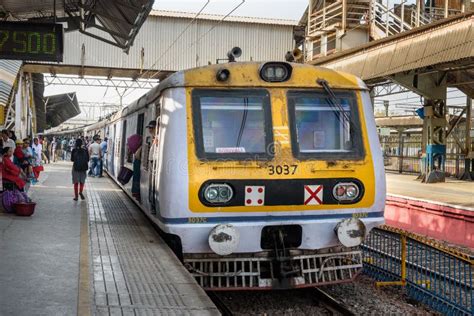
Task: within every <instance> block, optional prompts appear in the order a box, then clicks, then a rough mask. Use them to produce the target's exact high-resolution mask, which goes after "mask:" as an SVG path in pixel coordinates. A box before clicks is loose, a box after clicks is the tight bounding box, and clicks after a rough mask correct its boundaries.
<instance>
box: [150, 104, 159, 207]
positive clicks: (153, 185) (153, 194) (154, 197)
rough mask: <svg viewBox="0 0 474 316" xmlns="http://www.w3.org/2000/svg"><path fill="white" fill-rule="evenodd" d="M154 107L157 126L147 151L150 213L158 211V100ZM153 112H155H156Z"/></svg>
mask: <svg viewBox="0 0 474 316" xmlns="http://www.w3.org/2000/svg"><path fill="white" fill-rule="evenodd" d="M155 109H156V112H157V113H158V115H155V116H154V119H155V120H156V122H157V126H156V128H155V134H154V135H153V136H152V137H151V144H150V153H149V158H148V159H149V163H150V173H149V183H150V188H149V190H148V200H149V202H150V209H151V210H152V214H156V213H159V205H160V204H159V202H158V200H159V193H158V187H157V183H158V176H157V175H158V167H159V165H158V164H159V159H158V146H159V141H158V140H159V130H160V115H159V113H160V102H157V103H156V104H155ZM156 112H155V113H156Z"/></svg>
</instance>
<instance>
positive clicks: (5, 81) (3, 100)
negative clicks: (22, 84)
mask: <svg viewBox="0 0 474 316" xmlns="http://www.w3.org/2000/svg"><path fill="white" fill-rule="evenodd" d="M21 63H22V62H21V61H18V60H4V59H0V105H1V106H5V105H6V104H7V102H8V97H9V96H10V92H11V90H12V87H13V84H14V83H15V78H16V76H17V74H18V71H19V70H20V67H21Z"/></svg>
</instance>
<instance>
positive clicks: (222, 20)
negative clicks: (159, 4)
mask: <svg viewBox="0 0 474 316" xmlns="http://www.w3.org/2000/svg"><path fill="white" fill-rule="evenodd" d="M209 1H210V0H208V2H209ZM244 3H245V0H241V2H240V3H239V4H238V5H237V6H235V7H234V8H233V9H232V10H230V11H229V13H227V14H226V15H224V16H223V17H222V19H220V20H219V21H218V22H217V24H216V25H214V26H213V27H211V28H210V29H209V30H207V32H205V33H204V34H203V35H201V36H200V37H199V38H198V39H197V40H196V41H194V42H192V43H191V44H190V45H189V46H188V48H190V47H192V46H193V45H194V44H196V43H197V42H198V41H199V40H200V39H202V38H203V37H205V36H206V35H207V34H209V33H210V32H211V31H212V30H213V29H215V28H216V27H217V26H218V25H220V24H221V23H222V22H224V20H225V19H226V18H228V17H229V16H230V15H231V14H232V13H233V12H235V10H237V9H238V8H239V7H240V6H242V5H243V4H244ZM207 4H208V3H206V4H205V5H204V6H203V8H202V9H201V10H200V11H199V12H198V13H197V14H196V15H195V17H194V18H193V21H194V20H195V19H196V18H197V17H198V16H199V15H200V14H201V12H202V11H203V10H204V8H205V7H206V6H207ZM193 21H192V22H193ZM190 24H191V22H190ZM187 28H189V25H188V27H187ZM183 33H184V32H183ZM175 42H176V41H175ZM162 56H163V54H162ZM162 56H161V57H160V58H162ZM155 64H156V63H155ZM155 64H154V65H155ZM167 65H168V64H167ZM167 65H165V66H167ZM152 67H153V66H152ZM152 67H150V68H152ZM162 68H164V67H162ZM150 71H151V70H148V71H147V72H150ZM162 71H163V69H161V70H158V71H156V72H155V73H154V74H153V75H151V76H150V77H148V79H153V78H154V77H155V76H157V75H159V74H160V73H161V72H162ZM143 75H144V74H142V75H141V76H139V77H138V78H139V79H140V78H142V77H143ZM135 89H136V88H133V90H131V91H130V92H129V93H128V94H127V95H124V96H123V97H124V98H125V97H127V96H128V95H130V93H132V92H133V91H134V90H135Z"/></svg>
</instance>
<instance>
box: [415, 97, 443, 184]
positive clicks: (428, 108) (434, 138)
mask: <svg viewBox="0 0 474 316" xmlns="http://www.w3.org/2000/svg"><path fill="white" fill-rule="evenodd" d="M423 110H424V118H423V143H425V147H424V148H425V153H424V159H425V162H424V168H423V169H424V170H422V176H421V180H422V181H423V182H425V183H435V182H444V181H445V161H446V126H447V121H446V102H445V101H444V100H428V99H426V100H425V104H424V107H423Z"/></svg>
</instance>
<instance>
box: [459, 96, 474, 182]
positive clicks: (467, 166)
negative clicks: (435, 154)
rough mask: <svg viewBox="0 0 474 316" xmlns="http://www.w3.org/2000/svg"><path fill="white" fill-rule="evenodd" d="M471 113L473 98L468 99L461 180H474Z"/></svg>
mask: <svg viewBox="0 0 474 316" xmlns="http://www.w3.org/2000/svg"><path fill="white" fill-rule="evenodd" d="M471 115H472V99H471V98H470V97H467V99H466V128H465V133H466V134H465V145H464V146H465V150H464V173H463V174H462V175H461V177H460V178H459V179H460V180H467V181H472V180H474V169H471V166H472V163H471V161H472V162H474V156H473V152H472V150H471Z"/></svg>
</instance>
